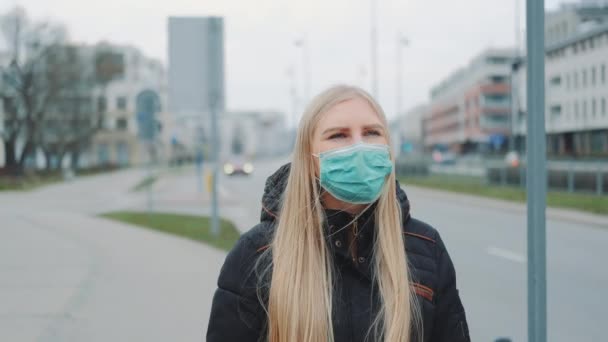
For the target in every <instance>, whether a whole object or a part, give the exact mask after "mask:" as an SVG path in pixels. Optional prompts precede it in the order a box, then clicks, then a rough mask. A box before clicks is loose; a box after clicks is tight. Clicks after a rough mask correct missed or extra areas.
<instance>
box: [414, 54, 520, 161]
mask: <svg viewBox="0 0 608 342" xmlns="http://www.w3.org/2000/svg"><path fill="white" fill-rule="evenodd" d="M514 59H515V51H514V50H512V49H489V50H486V51H484V52H483V53H481V54H480V55H478V56H477V57H475V58H474V59H473V60H472V61H471V63H470V64H469V65H468V66H467V67H465V68H463V69H460V70H457V71H456V72H454V73H453V74H452V75H450V76H449V77H448V78H447V79H445V80H443V81H442V82H441V83H439V84H438V85H436V86H435V87H433V88H432V89H431V93H430V103H429V109H428V111H427V113H426V114H425V115H424V117H423V127H424V128H423V135H424V145H425V149H426V150H431V149H434V148H442V149H450V150H452V151H454V152H459V153H467V152H476V151H485V150H487V149H495V150H500V149H504V148H506V140H507V137H508V136H509V135H510V132H511V129H510V127H511V125H510V108H511V107H510V93H511V86H510V77H511V66H512V63H513V61H514Z"/></svg>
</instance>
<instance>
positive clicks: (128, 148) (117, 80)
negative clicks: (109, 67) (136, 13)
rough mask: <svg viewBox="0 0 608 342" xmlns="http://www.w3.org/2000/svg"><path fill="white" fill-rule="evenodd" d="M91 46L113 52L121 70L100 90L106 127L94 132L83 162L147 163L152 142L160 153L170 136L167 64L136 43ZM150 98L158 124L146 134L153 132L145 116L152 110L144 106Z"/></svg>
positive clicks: (99, 104) (100, 108)
mask: <svg viewBox="0 0 608 342" xmlns="http://www.w3.org/2000/svg"><path fill="white" fill-rule="evenodd" d="M90 49H91V50H94V51H100V50H101V51H107V52H108V53H110V54H111V56H113V59H114V60H115V61H116V63H117V64H118V68H119V69H120V72H119V73H117V75H115V76H114V77H112V79H111V80H110V81H109V82H107V85H105V86H102V87H100V88H99V89H98V90H97V104H98V110H99V111H101V112H102V114H103V116H104V120H103V128H102V129H101V130H100V131H99V132H98V133H97V134H96V135H95V136H94V138H93V142H92V146H91V148H90V150H89V153H88V154H85V156H84V157H85V158H84V159H85V160H84V161H83V162H84V163H85V164H88V165H91V166H93V165H105V164H112V165H118V166H127V165H138V164H143V163H145V162H147V161H148V160H149V159H150V156H151V147H152V146H153V147H155V149H154V153H160V151H158V149H159V148H162V147H163V146H166V145H167V144H168V142H169V140H170V137H169V136H168V131H167V128H168V127H169V126H170V122H169V117H168V115H167V114H166V103H167V86H166V72H165V69H164V66H163V65H162V63H161V62H160V61H158V60H155V59H151V58H148V57H146V56H144V55H143V54H142V52H141V51H139V50H138V49H137V48H135V47H132V46H117V45H109V44H98V45H97V46H94V47H91V48H90ZM146 98H149V99H151V100H150V101H152V102H154V108H153V109H152V113H149V114H150V115H152V116H153V120H154V121H155V122H156V124H155V126H157V127H156V128H155V132H154V134H155V136H152V137H151V136H144V135H145V134H148V135H149V134H150V133H146V132H145V131H146V127H145V123H144V122H142V118H141V115H142V114H143V113H144V112H147V111H150V110H149V109H145V108H144V107H145V106H146V104H145V101H146ZM142 101H143V102H142ZM151 144H152V146H151Z"/></svg>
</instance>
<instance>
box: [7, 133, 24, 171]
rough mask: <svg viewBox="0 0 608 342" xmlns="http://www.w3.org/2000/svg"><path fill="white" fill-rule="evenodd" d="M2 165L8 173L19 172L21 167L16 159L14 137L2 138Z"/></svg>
mask: <svg viewBox="0 0 608 342" xmlns="http://www.w3.org/2000/svg"><path fill="white" fill-rule="evenodd" d="M3 142H4V167H5V168H6V170H8V172H9V173H10V174H12V175H13V176H17V175H19V174H21V171H22V169H21V168H20V167H19V163H18V161H17V154H16V151H15V139H9V140H4V141H3Z"/></svg>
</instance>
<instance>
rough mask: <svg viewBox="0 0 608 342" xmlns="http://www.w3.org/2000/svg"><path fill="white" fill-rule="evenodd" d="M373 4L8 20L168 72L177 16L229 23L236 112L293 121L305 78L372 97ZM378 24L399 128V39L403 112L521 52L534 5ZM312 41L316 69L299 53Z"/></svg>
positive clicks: (388, 17)
mask: <svg viewBox="0 0 608 342" xmlns="http://www.w3.org/2000/svg"><path fill="white" fill-rule="evenodd" d="M371 1H372V0H291V1H287V0H169V1H150V0H104V1H82V0H52V1H49V0H2V1H0V13H4V12H6V11H7V10H8V9H10V8H12V7H14V6H15V5H20V6H23V7H24V8H25V9H26V11H27V12H28V14H29V15H30V16H31V17H32V18H33V19H50V20H53V21H56V22H60V23H63V24H64V25H66V27H67V29H68V32H69V37H70V40H71V41H73V42H83V43H96V42H98V41H102V40H105V41H110V42H114V43H118V44H129V45H133V46H136V47H138V48H139V49H141V50H142V51H143V53H144V54H146V55H147V56H150V57H153V58H157V59H160V60H161V61H163V62H165V63H166V61H167V51H166V47H167V18H168V17H169V16H181V15H184V16H199V15H200V16H207V15H219V16H223V17H224V18H225V40H226V41H225V49H226V50H225V53H226V61H225V62H226V101H227V108H228V109H229V110H257V109H260V110H264V109H272V110H280V111H283V112H285V113H286V114H287V115H288V117H289V118H292V117H293V116H292V115H293V114H295V115H296V116H298V115H299V114H300V112H301V111H302V107H303V105H304V103H305V102H307V101H308V100H309V98H308V99H307V98H305V85H304V77H303V75H304V74H307V75H308V76H309V78H310V84H311V94H310V95H311V96H314V95H315V94H316V93H318V92H320V91H322V90H323V89H325V88H327V87H329V86H331V85H334V84H337V83H347V84H354V85H358V86H361V87H363V88H365V89H367V90H370V88H371V87H370V84H371V83H370V82H371V81H370V65H371V62H370V61H371V49H370V46H371V44H370V17H371V16H370V8H371ZM561 2H562V1H560V0H546V1H545V5H546V7H547V8H548V9H554V8H556V7H558V6H559V3H561ZM570 2H571V1H570ZM517 3H519V9H520V11H519V12H520V29H519V30H516V28H515V22H516V21H515V12H516V11H515V8H516V6H517V5H516V4H517ZM377 22H378V26H377V27H378V56H379V57H378V99H379V101H380V103H381V105H382V106H383V108H384V110H385V112H386V113H387V116H388V117H389V119H390V118H393V117H395V113H396V110H397V108H396V107H397V105H396V103H397V94H396V82H397V77H398V74H399V73H398V72H397V37H398V35H399V34H401V35H402V36H404V37H406V39H407V40H408V41H409V44H408V45H407V46H405V47H402V50H401V51H402V58H401V63H402V69H401V83H402V93H401V103H402V105H401V108H400V111H401V112H402V111H407V109H409V108H412V107H414V106H416V105H418V104H421V103H424V102H426V101H428V97H429V96H428V94H429V90H430V88H431V87H432V86H434V85H435V84H437V83H439V82H440V81H441V80H442V79H444V78H445V77H447V76H448V75H449V74H450V73H451V72H453V71H454V70H456V69H458V68H460V67H462V66H465V65H466V64H467V63H468V62H469V60H470V59H471V58H472V57H474V56H475V55H477V54H479V53H480V52H482V51H483V50H485V49H487V48H490V47H496V48H501V47H511V46H514V42H515V33H516V32H517V31H519V32H522V35H523V30H524V29H525V28H524V27H525V1H524V0H461V1H452V0H377ZM303 37H304V38H305V41H306V46H307V53H308V55H309V67H308V68H305V67H304V65H305V63H304V62H303V60H304V58H303V51H302V48H300V47H298V46H296V44H295V41H296V40H298V39H301V38H303ZM522 41H524V40H522ZM290 69H292V70H294V72H293V79H294V80H295V81H292V80H291V79H290V77H289V72H288V70H290ZM294 84H295V89H296V93H297V94H298V96H297V97H298V99H297V102H296V104H295V106H294V102H293V99H292V96H291V92H290V89H291V88H292V86H293V85H294ZM294 108H295V111H294Z"/></svg>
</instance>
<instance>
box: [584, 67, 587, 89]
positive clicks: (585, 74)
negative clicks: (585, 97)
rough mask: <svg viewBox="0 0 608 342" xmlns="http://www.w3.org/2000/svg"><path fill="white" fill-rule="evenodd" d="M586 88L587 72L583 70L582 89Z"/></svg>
mask: <svg viewBox="0 0 608 342" xmlns="http://www.w3.org/2000/svg"><path fill="white" fill-rule="evenodd" d="M586 87H587V70H583V88H586Z"/></svg>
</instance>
